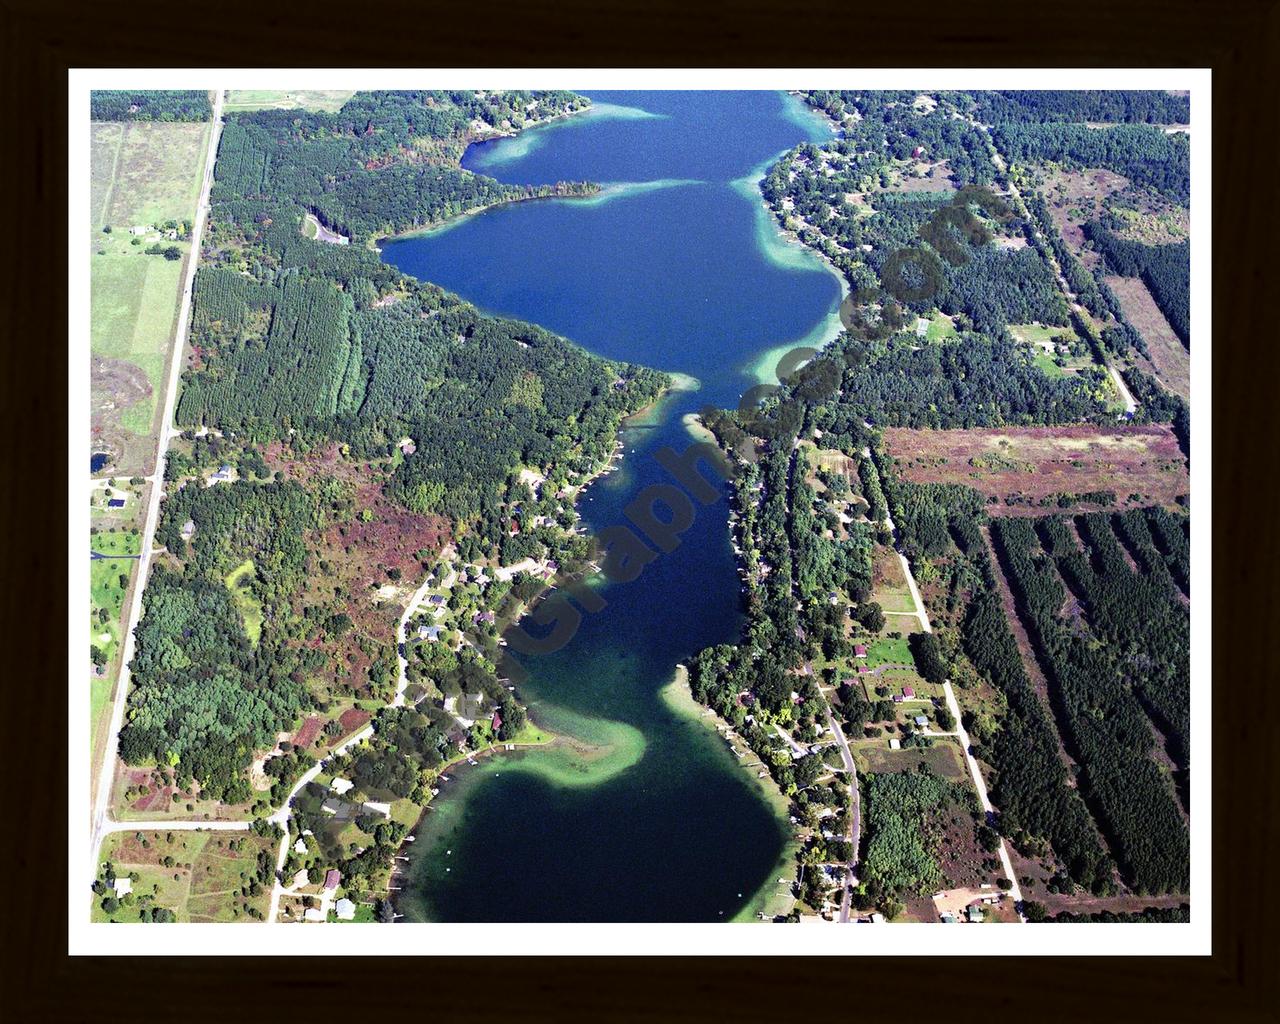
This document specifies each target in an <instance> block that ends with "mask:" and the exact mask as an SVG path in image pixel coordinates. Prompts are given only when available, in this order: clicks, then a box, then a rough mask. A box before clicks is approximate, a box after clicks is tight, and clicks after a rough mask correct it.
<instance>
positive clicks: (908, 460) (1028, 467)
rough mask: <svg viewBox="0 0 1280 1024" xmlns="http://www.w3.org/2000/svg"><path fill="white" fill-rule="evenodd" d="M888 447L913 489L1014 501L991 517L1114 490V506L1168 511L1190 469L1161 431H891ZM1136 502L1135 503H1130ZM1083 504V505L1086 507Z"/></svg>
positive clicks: (1185, 489)
mask: <svg viewBox="0 0 1280 1024" xmlns="http://www.w3.org/2000/svg"><path fill="white" fill-rule="evenodd" d="M884 437H885V447H886V449H887V451H888V452H889V453H890V454H891V455H892V456H893V457H894V459H895V461H896V464H897V466H896V468H897V472H898V473H899V474H900V475H901V476H902V477H903V478H904V479H906V480H910V481H912V482H914V483H953V484H964V485H966V486H968V487H972V488H974V489H975V490H978V491H980V492H981V493H983V494H986V495H989V496H991V497H994V498H998V499H1000V502H1003V501H1004V499H1006V498H1011V499H1013V500H1014V504H1003V503H1000V502H996V503H992V504H990V505H989V506H988V511H990V512H991V513H992V514H993V515H1001V514H1003V515H1018V514H1026V513H1028V512H1039V513H1043V512H1045V511H1046V509H1048V508H1056V507H1062V508H1075V507H1077V505H1078V504H1079V503H1077V502H1074V501H1072V502H1068V503H1067V505H1064V506H1058V505H1056V504H1055V503H1054V502H1053V501H1049V502H1048V503H1047V504H1046V505H1037V502H1039V501H1040V500H1041V499H1053V498H1055V496H1057V495H1060V494H1067V495H1079V494H1088V493H1091V492H1102V491H1111V492H1114V494H1115V507H1117V508H1120V507H1124V506H1125V505H1150V504H1160V505H1171V504H1173V503H1174V500H1175V499H1176V498H1177V497H1178V496H1179V495H1184V494H1188V493H1189V492H1190V484H1189V480H1188V474H1187V462H1186V459H1185V458H1184V457H1183V455H1182V452H1181V451H1180V450H1179V448H1178V441H1177V438H1176V437H1175V436H1174V434H1173V431H1172V430H1171V429H1170V428H1169V427H1168V426H1164V425H1153V426H1141V427H1136V426H1135V427H1118V428H1110V429H1108V428H1100V427H1094V426H1085V425H1082V426H1067V427H994V428H989V429H980V430H918V429H913V428H905V427H891V428H889V429H887V430H886V431H885V434H884ZM1135 496H1136V497H1135ZM1085 504H1087V503H1085Z"/></svg>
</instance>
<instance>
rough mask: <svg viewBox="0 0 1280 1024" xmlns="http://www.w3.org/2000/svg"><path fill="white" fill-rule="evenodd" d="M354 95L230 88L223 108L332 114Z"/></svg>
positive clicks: (339, 91) (330, 91)
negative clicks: (313, 111)
mask: <svg viewBox="0 0 1280 1024" xmlns="http://www.w3.org/2000/svg"><path fill="white" fill-rule="evenodd" d="M354 95H355V90H354V89H288V90H286V89H230V90H228V92H227V103H226V109H227V110H228V111H230V112H234V111H237V110H247V111H253V110H325V111H329V112H334V111H338V110H341V109H342V105H343V104H344V103H346V102H347V100H349V99H351V97H352V96H354Z"/></svg>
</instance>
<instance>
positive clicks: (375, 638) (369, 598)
mask: <svg viewBox="0 0 1280 1024" xmlns="http://www.w3.org/2000/svg"><path fill="white" fill-rule="evenodd" d="M264 458H265V460H266V462H267V464H268V466H270V467H271V469H272V470H274V471H279V472H283V473H284V474H285V475H286V476H287V477H290V478H293V479H297V480H299V481H300V482H302V483H303V484H304V485H312V486H314V485H316V484H317V483H318V482H319V481H321V480H336V481H338V482H339V483H340V484H342V485H343V486H344V487H345V489H346V491H347V494H348V495H349V496H350V498H351V508H350V509H348V510H346V511H345V512H344V513H343V514H342V515H341V516H340V517H339V521H336V522H333V523H331V524H330V525H328V526H326V527H325V528H324V529H322V530H320V531H318V532H317V533H316V534H315V535H314V536H313V537H311V538H309V544H310V547H311V550H312V552H313V560H312V566H311V570H310V571H309V573H308V576H307V591H306V593H305V594H304V595H303V596H302V598H301V601H300V605H301V606H303V607H305V606H315V607H319V608H321V609H323V611H324V613H325V614H324V615H323V616H322V617H321V618H320V620H318V622H323V621H324V620H325V619H327V618H328V617H329V616H330V615H335V614H338V613H341V614H345V615H346V616H347V617H348V618H349V619H350V620H351V626H350V628H348V629H346V630H335V631H334V632H332V633H330V632H329V631H327V630H326V629H325V628H324V627H323V626H320V625H319V624H318V625H317V631H316V632H315V633H314V635H312V636H310V637H308V638H307V639H306V641H305V643H306V646H307V647H308V648H310V649H312V650H318V651H323V652H324V653H325V655H326V658H325V662H324V663H325V665H326V666H328V667H327V668H326V669H325V670H323V671H319V672H317V671H314V670H313V671H312V672H311V673H310V680H311V681H312V682H313V683H318V684H320V685H321V686H322V687H323V688H326V689H328V690H329V692H330V695H334V694H337V693H359V692H365V693H367V692H368V687H369V671H370V668H371V667H372V666H373V664H374V662H375V661H377V660H378V659H379V658H381V659H383V660H384V662H386V661H390V660H392V659H393V654H392V645H393V644H394V643H395V623H396V620H397V619H398V618H399V613H400V608H401V606H402V605H401V602H402V600H403V595H404V593H407V592H408V591H410V590H412V589H414V588H416V586H417V581H419V580H421V578H422V576H423V572H424V570H423V562H422V559H421V558H420V555H419V553H420V552H427V553H428V557H430V556H434V555H435V554H436V553H438V552H439V551H440V550H441V549H442V548H443V547H444V545H445V543H446V541H447V539H448V523H447V521H446V520H444V519H442V518H439V517H432V516H424V515H418V514H416V513H414V512H411V511H409V510H408V509H407V508H404V507H403V506H402V505H399V504H398V503H396V502H394V501H392V500H391V499H390V498H388V497H387V496H386V495H385V494H384V493H383V487H384V485H385V481H386V475H385V472H384V471H383V469H382V468H381V466H380V465H378V464H371V463H367V462H360V461H355V460H352V459H349V458H344V457H343V456H342V454H341V451H340V449H339V447H338V445H336V444H333V445H329V446H328V447H326V448H323V449H318V450H316V451H312V452H309V453H307V454H306V455H304V456H301V457H298V456H295V455H293V453H292V452H290V451H289V450H288V449H286V448H284V447H283V446H282V445H280V444H278V443H276V444H272V445H270V446H268V447H267V449H266V451H265V452H264ZM389 585H391V586H394V587H395V588H396V589H397V590H399V591H401V593H400V594H395V593H389V592H383V593H380V590H382V589H383V588H385V587H387V586H389ZM299 611H301V608H300V609H299ZM304 681H306V680H304Z"/></svg>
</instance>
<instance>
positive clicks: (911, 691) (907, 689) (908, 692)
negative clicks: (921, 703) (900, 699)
mask: <svg viewBox="0 0 1280 1024" xmlns="http://www.w3.org/2000/svg"><path fill="white" fill-rule="evenodd" d="M915 695H916V688H915V687H914V686H904V687H903V688H902V696H904V697H914V696H915Z"/></svg>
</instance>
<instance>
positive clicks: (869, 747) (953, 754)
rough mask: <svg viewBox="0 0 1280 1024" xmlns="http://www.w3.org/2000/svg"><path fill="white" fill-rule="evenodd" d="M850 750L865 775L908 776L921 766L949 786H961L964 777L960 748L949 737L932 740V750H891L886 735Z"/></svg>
mask: <svg viewBox="0 0 1280 1024" xmlns="http://www.w3.org/2000/svg"><path fill="white" fill-rule="evenodd" d="M850 746H851V747H852V748H854V754H855V757H856V758H857V759H858V760H859V761H861V762H862V765H861V766H860V767H862V768H863V770H864V771H868V772H908V771H912V770H913V769H915V768H919V767H920V765H922V764H924V765H928V766H929V768H930V769H931V770H932V771H934V772H936V773H937V774H938V775H940V776H942V778H944V779H947V780H949V781H951V782H961V781H963V780H964V779H965V778H966V776H967V773H966V771H965V767H964V759H963V755H962V754H961V752H960V744H959V743H957V742H956V741H955V740H953V739H951V738H950V737H944V738H941V739H935V740H934V741H933V746H931V747H924V748H920V747H917V748H912V749H907V750H890V749H889V738H888V736H887V735H886V736H878V737H876V738H875V739H872V740H865V739H860V740H858V741H857V742H856V743H851V744H850Z"/></svg>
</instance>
